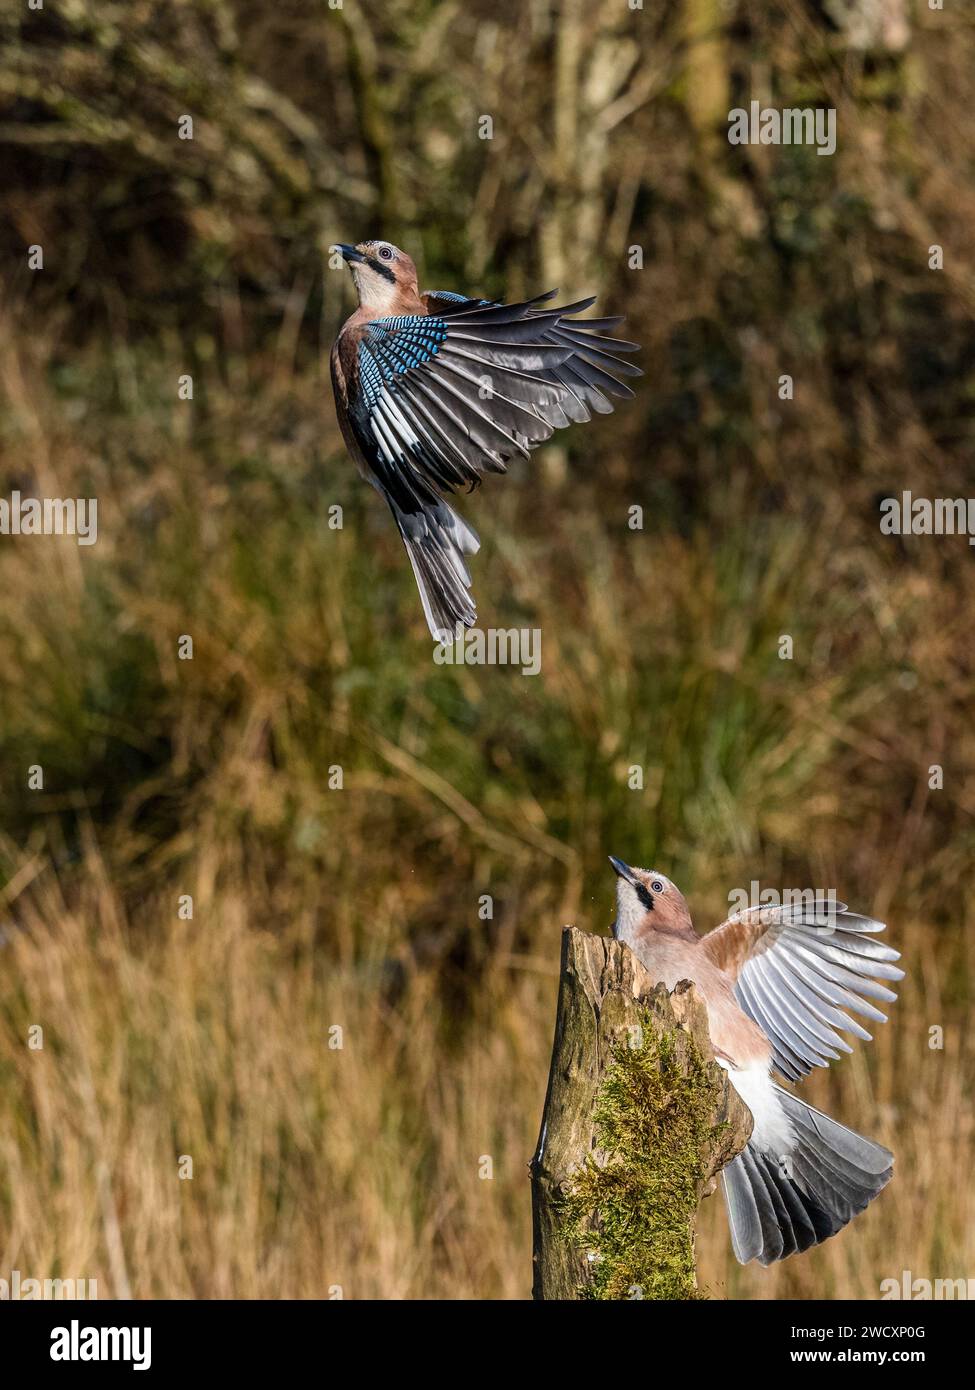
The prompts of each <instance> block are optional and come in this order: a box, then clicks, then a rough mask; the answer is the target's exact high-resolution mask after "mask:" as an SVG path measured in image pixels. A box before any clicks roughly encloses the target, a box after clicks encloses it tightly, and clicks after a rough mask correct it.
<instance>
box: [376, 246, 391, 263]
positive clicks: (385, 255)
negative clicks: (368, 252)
mask: <svg viewBox="0 0 975 1390" xmlns="http://www.w3.org/2000/svg"><path fill="white" fill-rule="evenodd" d="M379 254H380V256H381V258H382V259H383V260H384V261H391V260H392V259H393V248H392V247H391V246H380V248H379Z"/></svg>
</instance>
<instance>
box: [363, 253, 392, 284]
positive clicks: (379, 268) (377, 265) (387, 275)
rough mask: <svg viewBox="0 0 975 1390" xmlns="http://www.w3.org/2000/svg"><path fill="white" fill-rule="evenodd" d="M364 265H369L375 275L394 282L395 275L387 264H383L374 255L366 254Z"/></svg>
mask: <svg viewBox="0 0 975 1390" xmlns="http://www.w3.org/2000/svg"><path fill="white" fill-rule="evenodd" d="M366 265H368V266H371V267H372V269H373V270H374V271H375V272H376V274H377V275H381V276H382V277H383V279H384V280H388V281H389V283H390V284H391V285H395V284H396V276H395V275H394V274H393V272H392V271H391V270H390V268H389V266H388V265H383V263H382V261H379V260H377V259H376V257H375V256H367V257H366Z"/></svg>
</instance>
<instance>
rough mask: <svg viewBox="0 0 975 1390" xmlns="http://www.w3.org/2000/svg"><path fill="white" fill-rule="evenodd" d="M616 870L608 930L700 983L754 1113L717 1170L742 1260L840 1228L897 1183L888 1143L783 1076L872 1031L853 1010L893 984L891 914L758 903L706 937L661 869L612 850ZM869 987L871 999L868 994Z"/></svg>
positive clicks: (661, 967)
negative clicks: (788, 1086) (883, 918)
mask: <svg viewBox="0 0 975 1390" xmlns="http://www.w3.org/2000/svg"><path fill="white" fill-rule="evenodd" d="M610 863H611V864H612V866H613V868H614V869H615V871H616V874H617V885H616V921H615V922H614V923H613V935H614V936H615V937H616V938H617V940H619V941H623V942H625V943H626V945H627V946H629V947H630V949H631V950H632V951H633V953H634V954H635V955H636V957H637V959H638V960H639V961H640V962H641V964H642V965H644V966H645V967H646V969H647V970H648V971H649V972H650V974H651V976H652V977H653V979H654V981H661V980H662V981H663V983H664V984H665V985H666V986H667V988H668V989H671V990H672V989H673V988H674V987H675V986H676V985H677V983H678V982H679V981H680V980H691V981H692V982H693V984H694V985H696V987H697V989H698V992H699V994H700V995H701V997H702V998H703V1000H704V1003H705V1005H706V1006H707V1011H708V1025H709V1028H710V1033H711V1042H712V1044H713V1046H714V1053H715V1058H716V1060H717V1062H718V1064H719V1065H720V1066H722V1067H724V1068H725V1069H726V1070H727V1072H728V1077H729V1080H730V1081H731V1084H732V1085H733V1086H734V1088H735V1090H736V1091H737V1092H738V1094H739V1095H740V1096H741V1098H742V1100H743V1101H744V1102H745V1104H746V1105H747V1107H748V1109H749V1110H750V1111H751V1114H752V1121H753V1129H752V1136H751V1139H750V1140H749V1141H748V1145H747V1147H746V1148H745V1150H744V1152H743V1153H740V1154H739V1155H738V1157H737V1158H736V1159H734V1160H733V1161H732V1162H731V1163H729V1164H728V1165H727V1167H726V1168H724V1169H723V1170H722V1173H721V1182H722V1188H723V1190H724V1198H725V1203H726V1205H727V1208H728V1220H729V1222H730V1225H731V1240H732V1245H733V1246H734V1251H735V1255H736V1256H737V1258H738V1259H739V1261H740V1262H741V1263H742V1264H747V1263H748V1261H749V1260H756V1259H757V1260H759V1261H760V1263H761V1264H763V1265H769V1264H771V1263H772V1262H773V1261H774V1260H781V1259H784V1258H785V1257H786V1256H787V1255H792V1254H795V1253H796V1251H800V1250H808V1249H809V1247H810V1246H811V1245H819V1244H820V1242H821V1241H824V1240H826V1239H827V1238H828V1237H829V1236H832V1235H835V1234H836V1232H837V1231H839V1230H842V1228H843V1227H844V1226H845V1225H846V1223H847V1222H848V1221H850V1220H852V1218H853V1217H854V1216H856V1215H857V1213H858V1212H861V1211H863V1209H864V1207H866V1205H867V1203H868V1202H870V1201H872V1200H873V1198H874V1197H876V1195H877V1193H878V1192H880V1190H881V1188H883V1187H885V1186H886V1184H887V1183H888V1182H889V1181H890V1178H891V1173H892V1171H893V1163H894V1156H893V1154H892V1153H890V1151H889V1150H888V1149H885V1148H883V1147H882V1145H880V1144H875V1143H874V1142H873V1141H872V1140H871V1139H864V1138H863V1137H862V1136H861V1135H859V1134H855V1133H854V1132H853V1130H851V1129H847V1128H846V1126H845V1125H841V1124H837V1122H836V1121H835V1120H831V1119H830V1118H829V1117H828V1116H827V1115H823V1114H821V1113H820V1111H818V1110H814V1109H813V1108H812V1106H810V1105H806V1104H805V1102H803V1101H801V1100H799V1099H798V1097H797V1096H794V1095H793V1094H792V1092H791V1091H786V1090H784V1089H783V1088H782V1087H781V1086H777V1085H776V1084H775V1082H774V1081H773V1080H772V1076H771V1069H772V1068H773V1067H774V1068H775V1070H776V1071H777V1072H778V1073H779V1075H780V1076H782V1077H784V1078H785V1079H786V1080H788V1081H799V1080H801V1078H802V1077H803V1076H805V1075H806V1073H807V1072H809V1071H811V1070H812V1068H813V1067H825V1066H828V1065H829V1060H830V1059H833V1060H836V1059H837V1058H838V1057H839V1052H840V1051H842V1052H851V1051H852V1048H851V1047H850V1046H849V1044H848V1043H847V1042H846V1041H845V1040H844V1039H843V1038H841V1037H840V1034H839V1032H838V1031H837V1030H838V1029H843V1030H845V1031H846V1032H848V1033H853V1034H854V1035H855V1036H856V1037H858V1038H863V1039H865V1040H866V1041H868V1042H869V1040H870V1034H869V1033H868V1032H867V1031H866V1029H864V1028H863V1027H862V1026H861V1025H860V1024H859V1023H858V1022H856V1021H855V1020H854V1019H852V1018H851V1017H850V1016H849V1014H848V1013H846V1012H844V1010H847V1009H849V1010H851V1011H852V1012H854V1013H857V1014H860V1015H862V1016H863V1017H865V1018H868V1019H874V1020H876V1021H877V1022H879V1023H884V1022H886V1018H885V1016H884V1014H882V1013H881V1012H880V1010H879V1009H877V1008H875V1007H874V1005H873V1004H872V1003H869V1002H868V1000H870V999H877V1000H887V1001H893V1000H894V999H896V997H897V996H896V995H895V994H894V993H893V992H892V991H891V990H890V989H888V988H887V987H886V985H882V984H878V983H877V981H878V980H891V981H896V980H900V979H903V977H904V972H903V970H900V969H898V967H897V966H896V965H894V964H892V962H893V961H895V960H897V959H898V958H899V953H898V952H897V951H895V950H893V949H892V948H891V947H890V946H885V945H883V944H882V942H880V941H878V940H877V939H876V935H877V933H878V932H881V931H883V929H884V926H883V923H882V922H874V921H871V919H870V918H869V917H860V916H858V915H857V914H856V913H854V912H849V911H848V910H847V908H846V907H845V906H844V905H843V904H842V903H831V904H829V905H828V908H827V906H826V905H824V904H822V903H819V904H815V905H813V906H806V905H800V904H796V905H794V906H787V907H756V908H750V909H747V910H745V911H741V912H736V913H735V914H733V915H732V916H731V917H729V919H728V920H727V921H726V922H723V923H722V924H721V926H720V927H716V928H715V929H714V931H712V932H709V933H708V935H707V936H698V935H697V933H696V932H695V930H694V927H693V925H692V923H691V915H690V912H689V911H688V909H687V903H686V902H685V901H684V898H683V895H682V894H681V892H680V891H679V889H678V888H676V887H675V885H674V884H673V883H671V881H670V879H668V878H665V877H664V875H663V874H659V873H655V872H652V871H650V872H648V871H647V870H645V869H632V868H630V866H629V865H628V864H624V863H623V861H622V860H621V859H614V858H612V856H611V857H610ZM862 995H866V996H867V998H866V999H864V998H862V997H861V996H862Z"/></svg>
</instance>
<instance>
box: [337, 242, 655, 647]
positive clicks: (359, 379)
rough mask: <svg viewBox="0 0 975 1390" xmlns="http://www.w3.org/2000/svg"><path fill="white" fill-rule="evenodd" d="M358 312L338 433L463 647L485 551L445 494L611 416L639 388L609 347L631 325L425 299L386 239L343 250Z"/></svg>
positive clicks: (628, 348) (433, 625)
mask: <svg viewBox="0 0 975 1390" xmlns="http://www.w3.org/2000/svg"><path fill="white" fill-rule="evenodd" d="M336 249H337V250H338V251H340V252H341V254H342V256H343V257H344V258H345V260H346V261H347V262H348V265H349V268H350V269H351V271H352V277H353V279H354V281H355V287H356V290H357V292H358V296H359V308H358V309H357V310H356V312H355V313H354V314H353V315H352V317H351V318H350V319H348V320H347V321H346V323H345V324H344V325H343V327H342V330H341V332H340V333H339V335H338V337H337V338H336V340H335V343H334V345H333V347H332V354H331V368H332V386H333V388H334V391H335V405H336V410H337V413H338V419H339V425H340V427H341V430H342V437H343V438H344V440H345V443H346V447H347V448H348V450H349V453H350V454H351V455H352V458H353V460H354V461H355V464H356V466H357V468H358V469H359V472H360V473H361V474H362V476H363V477H364V478H365V479H366V481H367V482H369V483H371V484H372V485H373V487H374V488H375V489H376V491H377V492H379V493H380V494H381V495H382V496H383V497H385V499H386V501H387V502H388V503H389V507H390V510H391V511H392V513H393V518H394V520H395V522H396V525H397V527H398V528H399V533H400V535H401V536H402V538H403V544H404V545H405V546H406V553H407V555H409V557H410V564H411V565H412V566H413V574H414V576H415V577H416V582H417V586H418V587H419V590H420V599H421V601H422V603H423V612H424V614H425V616H426V620H427V623H428V625H429V627H430V632H431V634H432V635H433V637H434V639H435V640H437V641H448V642H449V641H453V638H454V635H455V632H456V631H457V630H458V624H463V625H464V626H465V627H471V626H472V625H473V623H474V619H475V615H476V610H475V606H474V601H473V599H472V598H471V594H470V587H471V577H470V574H469V572H468V569H467V563H466V561H465V559H464V557H465V555H472V554H474V553H475V552H476V551H477V549H478V546H479V541H478V538H477V536H476V534H475V533H474V531H473V530H472V529H471V527H470V526H468V525H467V523H466V522H465V521H464V520H463V519H462V518H461V517H460V516H458V514H457V513H456V512H455V511H454V510H453V509H452V508H451V507H449V506H448V505H447V503H446V501H445V500H444V496H443V494H444V493H449V492H453V491H455V489H457V488H460V487H465V486H466V487H468V488H474V487H476V486H477V485H478V484H479V483H480V481H481V478H482V475H483V474H484V473H485V472H491V473H504V472H505V471H506V468H507V464H508V461H509V459H512V458H516V457H519V456H520V457H522V458H528V456H529V454H530V452H531V450H532V449H535V448H537V447H538V445H539V444H541V443H543V442H544V441H545V440H546V439H548V438H549V437H550V435H551V434H552V432H553V430H556V429H561V428H562V427H563V426H565V425H569V424H572V423H574V422H582V421H586V420H589V419H591V418H592V412H593V411H596V412H597V413H598V414H601V415H605V414H609V413H611V412H612V409H613V406H612V404H611V402H610V399H609V398H610V397H611V396H617V397H627V396H632V395H633V392H632V391H631V390H630V388H629V387H628V386H627V385H626V384H625V383H624V382H622V381H620V380H619V379H618V378H619V377H620V376H629V377H634V376H642V372H641V371H640V369H639V367H636V366H634V365H633V364H632V363H631V362H629V361H626V360H621V359H620V358H619V357H617V356H615V355H614V354H616V353H629V352H637V351H639V346H638V344H636V343H627V342H623V341H621V340H619V339H615V338H608V337H604V336H602V335H603V334H604V333H605V332H606V331H607V330H609V329H613V328H615V327H616V326H617V325H618V324H619V323H620V322H621V321H622V320H621V319H620V318H602V319H582V320H580V319H577V318H576V315H578V314H580V313H582V312H583V311H584V310H586V309H588V308H589V307H590V306H591V305H592V304H593V303H594V300H593V299H583V300H579V301H578V303H576V304H566V305H564V306H562V307H560V308H554V307H547V306H548V305H549V302H550V301H551V300H552V299H553V298H554V296H555V294H556V291H554V290H553V291H552V292H551V293H549V294H544V295H539V296H538V298H536V299H531V300H528V301H526V302H525V303H523V304H500V303H497V302H493V301H487V300H483V299H470V298H468V297H467V296H466V295H461V294H452V293H450V292H448V291H446V290H428V291H425V292H424V293H422V294H421V293H420V290H419V288H418V284H417V275H416V267H415V266H414V264H413V262H412V260H411V259H410V257H409V256H407V255H406V253H405V252H403V251H400V250H398V249H397V247H395V246H391V245H390V244H389V242H388V241H366V242H362V243H361V244H360V245H359V246H345V245H339V246H338V247H336Z"/></svg>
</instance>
